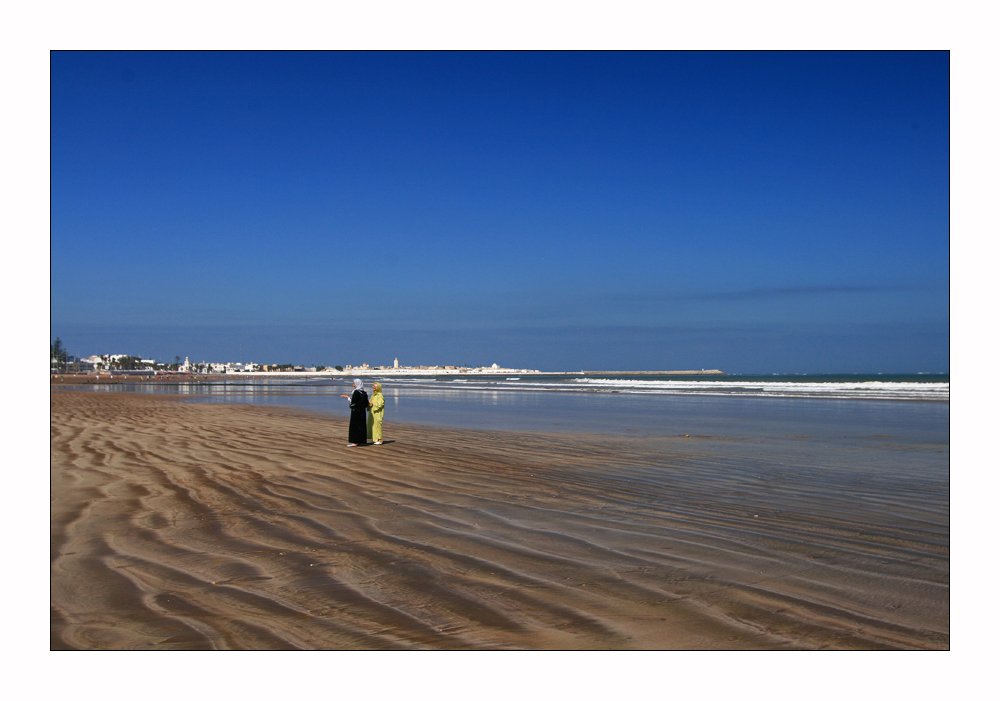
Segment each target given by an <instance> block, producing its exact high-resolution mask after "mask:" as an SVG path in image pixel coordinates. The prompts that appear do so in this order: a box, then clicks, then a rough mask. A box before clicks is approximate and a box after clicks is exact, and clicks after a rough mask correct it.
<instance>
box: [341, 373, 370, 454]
mask: <svg viewBox="0 0 1000 701" xmlns="http://www.w3.org/2000/svg"><path fill="white" fill-rule="evenodd" d="M364 387H365V386H364V383H363V382H361V380H355V381H354V392H352V393H351V395H350V396H348V395H346V394H342V395H340V396H341V397H344V398H345V399H350V400H351V424H350V427H349V428H348V429H347V447H348V448H355V447H357V446H359V445H365V444H366V443H368V393H367V392H365V389H364Z"/></svg>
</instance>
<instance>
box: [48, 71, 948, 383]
mask: <svg viewBox="0 0 1000 701" xmlns="http://www.w3.org/2000/svg"><path fill="white" fill-rule="evenodd" d="M51 69H52V71H51V105H52V107H51V188H52V190H51V194H52V200H51V336H52V338H53V339H54V338H55V337H57V336H58V337H60V338H61V339H62V341H63V343H64V344H65V346H66V347H67V348H68V349H69V351H70V353H73V354H76V355H82V356H87V355H90V354H93V353H101V354H103V353H129V354H133V355H142V356H143V357H152V358H156V359H158V360H161V361H173V359H174V357H175V356H181V357H185V356H187V357H190V359H191V360H192V361H202V360H210V361H226V360H237V361H255V362H259V363H284V362H290V363H296V364H324V365H333V364H341V365H346V364H360V363H362V362H368V363H370V364H373V365H377V364H391V363H392V360H393V358H395V357H398V358H399V360H400V362H401V363H404V364H410V365H417V364H468V365H489V364H491V363H494V362H496V363H499V364H500V365H503V366H511V367H528V368H538V369H543V370H580V369H621V370H645V369H648V370H658V369H667V370H669V369H699V368H719V369H722V370H725V371H727V372H731V373H756V372H946V371H948V370H949V348H948V339H949V306H948V305H949V228H948V227H949V56H948V54H947V53H945V52H925V53H921V52H901V53H897V52H870V53H868V52H832V53H820V52H815V53H814V52H806V53H796V52H748V53H713V52H679V53H672V52H653V53H608V52H598V53H559V52H542V53H489V52H480V53H432V52H427V53H373V52H348V53H239V52H224V53H197V52H191V53H186V52H185V53H157V52H138V53H129V52H110V53H101V52H82V53H76V52H55V53H53V54H52V56H51Z"/></svg>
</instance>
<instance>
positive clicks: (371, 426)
mask: <svg viewBox="0 0 1000 701" xmlns="http://www.w3.org/2000/svg"><path fill="white" fill-rule="evenodd" d="M371 404H372V405H371V406H370V407H368V440H370V441H380V440H382V415H383V414H384V413H385V397H383V396H382V393H381V392H375V393H374V394H372V400H371Z"/></svg>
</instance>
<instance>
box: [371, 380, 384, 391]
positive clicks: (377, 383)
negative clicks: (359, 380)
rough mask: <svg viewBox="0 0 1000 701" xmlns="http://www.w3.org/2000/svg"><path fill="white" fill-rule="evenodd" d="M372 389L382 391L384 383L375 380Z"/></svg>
mask: <svg viewBox="0 0 1000 701" xmlns="http://www.w3.org/2000/svg"><path fill="white" fill-rule="evenodd" d="M372 390H374V391H375V393H376V394H377V393H378V392H381V391H382V383H381V382H375V383H374V384H372Z"/></svg>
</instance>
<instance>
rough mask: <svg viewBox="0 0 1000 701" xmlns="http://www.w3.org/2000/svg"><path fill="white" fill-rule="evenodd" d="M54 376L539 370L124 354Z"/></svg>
mask: <svg viewBox="0 0 1000 701" xmlns="http://www.w3.org/2000/svg"><path fill="white" fill-rule="evenodd" d="M52 372H78V373H93V372H96V373H102V372H109V373H110V372H114V373H123V374H149V375H153V374H160V373H184V374H191V375H229V374H240V375H264V374H267V375H269V376H273V375H275V374H279V375H291V374H300V373H310V374H330V375H375V374H378V375H447V374H452V373H478V374H495V373H518V374H524V373H536V372H539V371H538V370H528V369H525V368H503V367H500V366H499V365H497V364H496V363H493V364H492V365H490V366H480V367H468V366H458V365H416V366H409V365H400V364H399V359H398V358H396V359H394V360H393V364H392V365H374V366H373V365H369V364H368V363H362V364H361V365H344V366H341V365H334V366H326V365H316V366H303V365H290V364H283V365H279V364H261V363H232V362H230V363H211V362H206V361H203V362H200V363H192V362H191V360H190V359H189V358H184V360H183V361H182V360H181V359H180V357H179V356H178V357H176V358H175V359H174V362H173V363H163V362H159V361H157V360H154V359H151V358H139V357H136V356H130V355H125V354H108V355H92V356H90V357H89V358H76V357H73V356H68V355H65V354H63V355H59V354H56V353H53V355H52Z"/></svg>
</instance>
